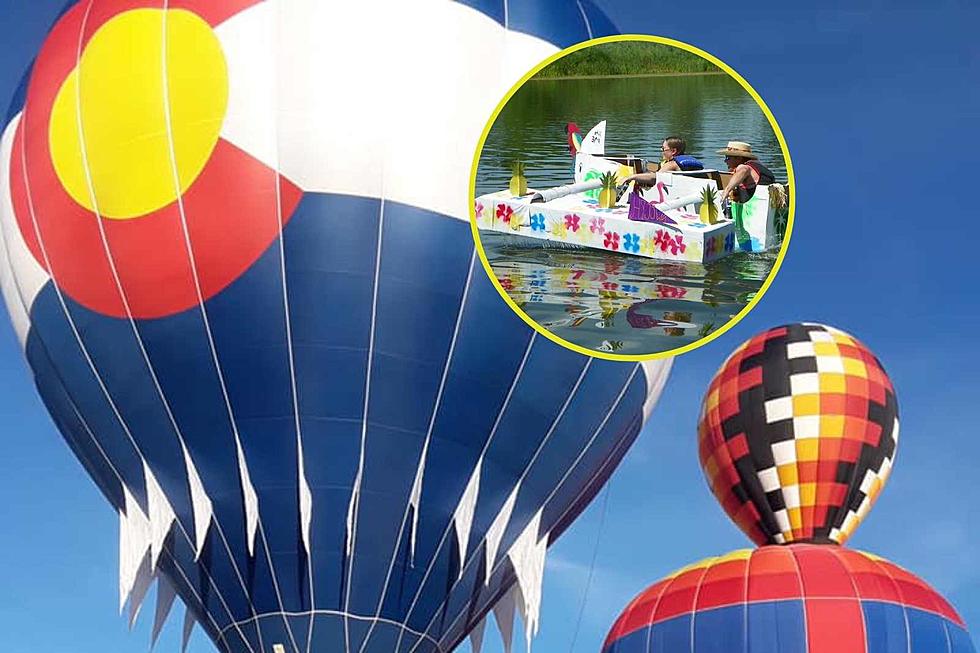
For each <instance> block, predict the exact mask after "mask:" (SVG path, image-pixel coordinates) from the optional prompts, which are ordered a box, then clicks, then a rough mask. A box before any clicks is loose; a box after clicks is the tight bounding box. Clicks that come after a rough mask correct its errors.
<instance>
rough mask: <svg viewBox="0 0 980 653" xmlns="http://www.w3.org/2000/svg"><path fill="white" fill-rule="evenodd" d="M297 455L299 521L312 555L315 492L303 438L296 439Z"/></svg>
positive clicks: (306, 544) (305, 545) (308, 551)
mask: <svg viewBox="0 0 980 653" xmlns="http://www.w3.org/2000/svg"><path fill="white" fill-rule="evenodd" d="M296 456H297V459H298V460H299V471H298V473H299V479H298V482H299V521H300V526H301V528H300V532H301V533H302V535H303V546H304V547H306V555H310V528H311V526H312V524H313V493H312V492H311V491H310V484H309V483H308V482H307V480H306V465H305V463H304V461H303V439H302V438H297V440H296Z"/></svg>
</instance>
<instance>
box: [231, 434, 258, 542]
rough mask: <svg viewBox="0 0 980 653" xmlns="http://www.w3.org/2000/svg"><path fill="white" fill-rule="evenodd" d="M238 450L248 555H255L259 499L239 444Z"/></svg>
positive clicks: (237, 445) (238, 443) (239, 443)
mask: <svg viewBox="0 0 980 653" xmlns="http://www.w3.org/2000/svg"><path fill="white" fill-rule="evenodd" d="M235 445H236V448H237V449H238V474H239V475H240V476H241V481H242V495H243V497H244V501H245V528H246V533H247V534H248V554H249V555H253V556H254V555H255V532H256V531H257V530H258V528H259V497H258V495H256V494H255V487H254V486H253V485H252V478H251V477H250V476H249V474H248V465H246V464H245V452H244V451H242V444H241V442H236V443H235Z"/></svg>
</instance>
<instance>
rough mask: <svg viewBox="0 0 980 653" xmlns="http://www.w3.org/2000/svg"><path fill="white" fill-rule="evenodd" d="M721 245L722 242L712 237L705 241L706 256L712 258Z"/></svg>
mask: <svg viewBox="0 0 980 653" xmlns="http://www.w3.org/2000/svg"><path fill="white" fill-rule="evenodd" d="M720 244H721V241H720V240H718V239H717V238H715V237H714V236H711V237H710V238H708V239H707V240H705V241H704V254H705V256H712V255H714V254H715V253H717V252H718V249H719V248H718V246H719V245H720Z"/></svg>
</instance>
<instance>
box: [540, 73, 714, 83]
mask: <svg viewBox="0 0 980 653" xmlns="http://www.w3.org/2000/svg"><path fill="white" fill-rule="evenodd" d="M727 74H728V73H726V72H725V71H724V70H704V71H701V72H692V73H621V74H616V73H614V74H608V75H566V76H564V77H541V76H540V75H535V76H534V77H532V78H531V79H529V80H528V81H530V82H554V81H561V80H568V79H615V78H618V77H694V76H697V75H727Z"/></svg>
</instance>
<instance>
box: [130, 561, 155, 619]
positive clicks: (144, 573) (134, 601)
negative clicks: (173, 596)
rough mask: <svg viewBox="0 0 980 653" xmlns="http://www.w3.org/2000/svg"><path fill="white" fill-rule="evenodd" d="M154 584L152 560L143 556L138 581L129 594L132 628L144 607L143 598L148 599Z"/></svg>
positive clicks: (137, 574)
mask: <svg viewBox="0 0 980 653" xmlns="http://www.w3.org/2000/svg"><path fill="white" fill-rule="evenodd" d="M152 584H153V570H152V569H151V568H150V562H149V561H148V560H147V558H146V556H143V564H141V565H140V568H139V571H137V572H136V582H135V583H134V584H133V591H132V593H131V594H130V595H129V629H130V630H132V629H133V625H134V624H135V623H136V617H138V616H139V614H140V609H141V608H142V607H143V600H144V599H146V595H147V594H148V593H149V591H150V586H151V585H152Z"/></svg>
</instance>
